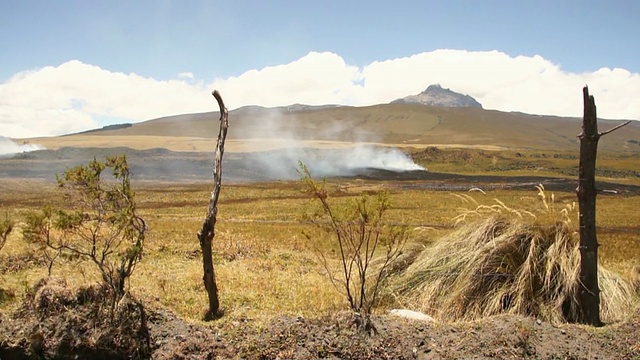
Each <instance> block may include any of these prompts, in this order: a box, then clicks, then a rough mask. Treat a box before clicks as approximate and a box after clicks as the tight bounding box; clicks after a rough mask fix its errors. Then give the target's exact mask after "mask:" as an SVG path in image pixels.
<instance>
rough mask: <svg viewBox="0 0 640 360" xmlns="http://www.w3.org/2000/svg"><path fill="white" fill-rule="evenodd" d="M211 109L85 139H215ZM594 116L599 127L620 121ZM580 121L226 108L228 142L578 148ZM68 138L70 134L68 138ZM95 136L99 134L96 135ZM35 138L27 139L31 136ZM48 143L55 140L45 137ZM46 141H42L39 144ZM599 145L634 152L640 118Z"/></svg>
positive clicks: (401, 107) (465, 113)
mask: <svg viewBox="0 0 640 360" xmlns="http://www.w3.org/2000/svg"><path fill="white" fill-rule="evenodd" d="M218 119H219V113H218V112H217V111H212V112H207V113H196V114H184V115H175V116H168V117H163V118H158V119H152V120H148V121H145V122H141V123H136V124H133V125H132V126H131V127H127V128H120V129H111V130H100V131H94V132H90V133H86V134H84V135H83V136H87V137H90V136H103V137H105V138H108V137H109V136H118V137H129V138H131V139H133V138H134V137H136V136H138V137H140V136H141V137H149V136H152V137H167V139H170V140H171V141H172V142H175V141H180V140H179V139H180V138H184V139H185V141H187V140H186V139H187V138H191V139H193V138H197V139H203V140H204V139H215V138H216V136H217V134H218ZM618 123H619V122H618V121H614V120H599V125H600V127H601V128H603V129H607V128H611V127H613V126H615V125H616V124H618ZM581 126H582V119H580V118H578V117H558V116H546V115H531V114H523V113H517V112H501V111H497V110H486V109H481V108H472V107H434V106H426V105H421V104H400V103H394V104H379V105H371V106H364V107H351V106H329V107H322V106H319V107H316V106H313V107H299V108H298V109H297V110H296V109H291V110H287V107H279V108H263V107H255V106H254V107H250V108H248V109H247V108H240V109H236V110H233V111H231V112H230V113H229V133H228V139H231V140H235V141H240V140H242V139H249V140H250V139H253V140H252V141H254V140H255V139H270V140H271V141H276V140H282V141H284V142H291V143H292V144H293V143H295V141H307V142H308V141H313V140H317V141H343V142H375V143H383V144H397V145H402V146H423V145H429V144H442V145H451V146H456V145H460V146H499V147H503V148H505V147H506V148H520V149H549V150H576V151H577V150H578V148H579V140H578V138H577V134H579V133H580V131H581ZM67 137H68V136H67ZM292 139H293V140H292ZM96 141H97V138H96ZM132 141H133V140H132ZM32 142H33V141H32ZM47 142H48V143H53V140H51V141H47ZM43 145H45V146H49V145H47V143H43ZM599 149H601V150H604V151H607V150H611V151H631V152H636V153H637V152H640V121H634V122H632V123H631V124H630V125H628V126H626V127H625V128H624V129H623V130H621V131H615V132H612V133H610V134H608V135H607V138H606V141H603V142H601V144H600V147H599Z"/></svg>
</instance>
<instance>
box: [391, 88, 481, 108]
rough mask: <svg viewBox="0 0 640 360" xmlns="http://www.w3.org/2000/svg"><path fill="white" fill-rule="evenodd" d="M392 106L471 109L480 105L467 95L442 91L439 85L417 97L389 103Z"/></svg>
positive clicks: (446, 90)
mask: <svg viewBox="0 0 640 360" xmlns="http://www.w3.org/2000/svg"><path fill="white" fill-rule="evenodd" d="M391 103H392V104H421V105H428V106H438V107H472V108H482V105H481V104H480V103H479V102H477V101H476V99H474V98H472V97H471V96H469V95H462V94H459V93H457V92H455V91H452V90H450V89H443V88H442V87H441V86H440V84H436V85H430V86H429V87H428V88H427V89H426V90H425V91H423V92H421V93H420V94H418V95H409V96H407V97H403V98H402V99H397V100H394V101H392V102H391Z"/></svg>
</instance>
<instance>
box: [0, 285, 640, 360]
mask: <svg viewBox="0 0 640 360" xmlns="http://www.w3.org/2000/svg"><path fill="white" fill-rule="evenodd" d="M104 295H105V294H104V293H103V291H102V290H101V289H100V288H99V287H89V288H82V289H77V290H73V289H71V288H69V287H68V286H67V285H66V284H65V283H64V281H61V280H58V279H48V280H44V281H42V282H40V283H39V284H38V285H37V286H36V287H34V289H33V291H32V292H31V293H30V294H29V296H28V297H27V298H26V299H25V301H24V304H23V306H22V307H21V308H20V309H19V310H18V311H16V313H14V314H11V315H1V314H0V358H1V359H3V360H6V359H24V358H42V359H52V358H56V359H65V358H91V359H147V358H153V359H318V358H327V359H471V358H473V359H488V358H491V359H525V358H526V359H560V358H561V359H592V358H595V357H596V356H597V358H598V359H637V358H638V357H639V356H640V340H638V339H640V327H639V326H638V325H637V324H639V323H640V314H636V315H635V316H634V317H633V318H632V319H630V320H629V321H628V322H626V323H623V324H618V325H616V326H608V327H605V328H602V329H591V328H586V327H582V326H574V325H562V326H554V325H553V324H551V323H549V322H543V321H540V320H537V319H535V318H531V317H523V316H518V315H500V316H495V317H490V318H486V319H482V320H479V321H475V322H465V323H456V324H447V323H436V322H422V321H414V320H409V319H404V318H397V317H393V316H390V315H377V316H374V318H373V322H374V324H375V326H376V328H377V330H378V334H377V335H373V336H369V335H368V334H366V333H362V332H360V331H358V330H357V327H356V326H354V317H353V316H352V315H351V314H349V313H338V314H335V315H332V316H327V317H324V318H319V319H306V318H303V317H285V316H283V317H278V318H275V319H273V320H271V321H270V322H268V323H266V324H264V323H261V324H256V323H253V322H252V321H251V320H242V319H236V320H232V319H226V320H225V319H223V320H221V321H219V322H215V323H211V324H197V323H191V322H187V321H185V320H183V319H181V318H179V317H177V316H176V315H175V314H174V313H173V312H171V311H170V310H167V309H155V310H146V309H145V308H144V307H143V305H142V304H141V303H139V302H136V301H134V300H132V299H130V298H125V299H124V300H123V301H121V302H120V304H119V305H118V307H117V308H116V310H115V313H114V316H113V317H110V316H109V312H108V311H107V310H108V309H105V308H104V301H103V299H104V297H105V296H104Z"/></svg>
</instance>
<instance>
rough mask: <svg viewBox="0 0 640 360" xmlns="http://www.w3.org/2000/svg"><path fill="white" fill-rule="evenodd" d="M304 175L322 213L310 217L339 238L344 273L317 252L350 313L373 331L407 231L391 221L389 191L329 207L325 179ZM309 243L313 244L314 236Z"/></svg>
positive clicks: (341, 264)
mask: <svg viewBox="0 0 640 360" xmlns="http://www.w3.org/2000/svg"><path fill="white" fill-rule="evenodd" d="M300 173H301V175H302V182H303V183H304V185H305V188H306V191H308V192H309V193H310V194H311V196H312V197H314V198H315V199H317V200H318V201H319V202H320V205H321V206H320V211H319V212H316V213H314V214H311V215H310V216H309V217H308V218H309V219H310V220H311V222H312V223H314V224H315V225H317V226H319V227H320V228H322V229H323V230H325V231H327V232H329V233H331V234H332V235H333V236H334V237H335V242H336V246H337V248H338V250H337V253H338V254H339V266H340V271H338V273H339V275H338V274H336V271H335V270H334V268H333V266H332V265H331V262H330V260H329V259H328V258H327V254H325V252H324V251H322V250H319V249H318V250H317V254H318V256H319V258H320V260H321V262H322V264H323V266H324V268H325V270H326V271H327V274H328V276H329V279H330V280H331V283H332V284H333V285H334V286H335V287H336V289H338V290H339V291H341V292H342V293H343V295H344V296H345V297H346V299H347V301H348V302H349V306H350V308H351V310H352V311H353V312H354V313H355V314H357V315H358V316H361V317H362V318H361V319H358V320H357V324H358V325H359V326H360V327H361V328H363V329H364V330H366V331H372V332H374V331H375V328H374V327H373V324H372V322H371V319H370V317H371V312H372V311H373V307H374V306H375V305H376V304H377V302H378V296H379V293H380V290H381V288H382V284H383V283H384V282H385V280H386V278H387V276H388V275H389V266H390V265H391V264H392V263H393V262H394V261H396V259H398V257H399V256H400V255H401V254H402V250H403V248H404V246H405V243H406V241H407V232H406V229H405V228H403V227H400V226H391V225H389V224H387V223H386V221H387V217H386V214H387V211H388V210H389V209H390V203H389V199H388V196H387V195H386V194H385V193H384V192H378V193H377V194H376V195H375V196H373V197H370V196H367V195H362V196H359V197H357V198H355V199H354V201H353V202H352V203H351V204H349V205H347V206H346V207H344V208H338V207H337V206H335V205H333V204H331V203H330V200H329V193H328V191H327V188H326V181H323V182H322V183H318V182H316V181H315V180H313V179H312V177H311V174H310V173H309V170H308V169H307V168H306V167H305V166H304V165H303V164H300ZM309 239H310V240H311V241H313V238H312V237H311V236H309ZM376 262H377V263H376Z"/></svg>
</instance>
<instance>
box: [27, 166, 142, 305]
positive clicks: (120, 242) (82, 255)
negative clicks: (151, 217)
mask: <svg viewBox="0 0 640 360" xmlns="http://www.w3.org/2000/svg"><path fill="white" fill-rule="evenodd" d="M105 169H110V170H111V175H112V176H113V180H112V181H106V180H103V179H102V173H103V171H104V170H105ZM56 178H57V179H58V185H59V186H60V188H61V189H62V190H63V196H64V199H65V202H64V204H65V205H64V207H61V208H53V207H50V206H45V207H43V208H42V210H41V211H35V212H30V213H28V214H27V215H26V226H25V229H24V232H23V233H24V237H25V239H26V240H27V241H30V242H33V243H36V244H38V245H39V252H40V253H41V254H42V256H43V257H44V258H45V259H46V261H47V262H48V265H49V273H50V274H51V270H52V266H53V264H54V263H55V262H56V261H58V260H60V259H64V260H74V261H75V260H80V261H90V262H92V263H93V264H95V265H96V267H97V268H98V270H99V271H100V274H101V277H102V282H103V284H104V285H105V286H106V287H107V288H108V289H109V290H110V294H111V295H112V305H113V306H115V303H116V302H117V301H118V300H119V299H121V298H122V296H123V295H124V292H125V282H126V280H127V279H128V278H129V277H130V276H131V274H132V273H133V271H134V270H135V267H136V265H137V264H138V262H139V261H140V259H141V257H142V249H143V244H144V238H145V232H146V225H145V222H144V220H143V219H142V218H141V217H140V216H138V215H137V213H136V203H135V195H134V193H133V191H132V190H131V185H130V182H129V167H128V165H127V161H126V158H125V157H124V156H118V157H109V158H107V160H106V162H104V163H103V162H99V161H97V160H95V159H94V160H93V161H91V162H89V164H88V165H86V166H85V165H80V166H78V167H75V168H71V169H68V170H67V171H65V172H64V174H63V175H62V176H61V177H58V176H56Z"/></svg>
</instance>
